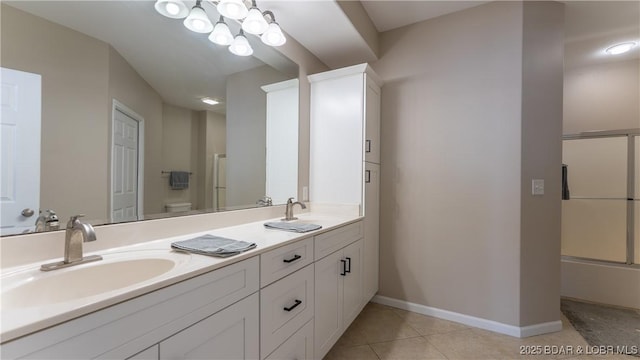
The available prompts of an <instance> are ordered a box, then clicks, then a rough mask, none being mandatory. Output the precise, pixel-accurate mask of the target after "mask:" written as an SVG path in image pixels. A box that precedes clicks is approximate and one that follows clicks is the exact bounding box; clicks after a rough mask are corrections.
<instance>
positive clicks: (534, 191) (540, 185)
mask: <svg viewBox="0 0 640 360" xmlns="http://www.w3.org/2000/svg"><path fill="white" fill-rule="evenodd" d="M531 195H537V196H540V195H544V179H533V180H531Z"/></svg>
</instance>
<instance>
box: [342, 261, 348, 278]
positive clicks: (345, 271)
mask: <svg viewBox="0 0 640 360" xmlns="http://www.w3.org/2000/svg"><path fill="white" fill-rule="evenodd" d="M340 262H341V263H342V272H341V273H340V275H342V276H347V260H344V259H342V260H340Z"/></svg>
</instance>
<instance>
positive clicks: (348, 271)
mask: <svg viewBox="0 0 640 360" xmlns="http://www.w3.org/2000/svg"><path fill="white" fill-rule="evenodd" d="M347 264H348V265H349V266H348V267H347V269H346V270H345V271H344V272H346V273H350V272H351V258H350V257H348V258H347Z"/></svg>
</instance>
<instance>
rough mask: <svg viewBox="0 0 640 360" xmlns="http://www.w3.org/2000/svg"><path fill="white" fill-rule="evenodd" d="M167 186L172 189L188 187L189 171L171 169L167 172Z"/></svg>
mask: <svg viewBox="0 0 640 360" xmlns="http://www.w3.org/2000/svg"><path fill="white" fill-rule="evenodd" d="M169 186H171V189H172V190H182V189H187V188H189V173H188V172H187V171H172V172H171V173H170V174H169Z"/></svg>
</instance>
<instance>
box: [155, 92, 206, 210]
mask: <svg viewBox="0 0 640 360" xmlns="http://www.w3.org/2000/svg"><path fill="white" fill-rule="evenodd" d="M162 114H163V121H162V127H163V130H162V133H163V134H165V136H164V137H163V139H162V144H163V145H162V157H161V158H162V170H164V171H189V172H191V173H192V174H191V176H190V177H189V187H188V188H187V189H183V190H173V189H171V188H170V187H169V174H162V175H161V174H160V172H158V173H157V174H155V175H156V176H157V177H158V178H161V179H162V193H163V194H164V196H163V205H162V206H163V207H164V204H166V203H178V202H190V203H191V204H192V207H193V208H196V206H197V205H198V202H197V200H196V196H197V193H198V180H199V176H198V169H197V154H196V153H195V152H194V151H192V144H195V145H196V149H197V145H198V134H197V132H198V128H199V123H200V115H199V114H198V112H196V111H192V110H190V109H185V108H181V107H177V106H173V105H168V104H164V105H163V106H162ZM163 211H164V210H163Z"/></svg>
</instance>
